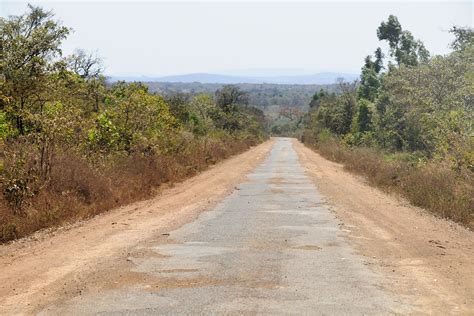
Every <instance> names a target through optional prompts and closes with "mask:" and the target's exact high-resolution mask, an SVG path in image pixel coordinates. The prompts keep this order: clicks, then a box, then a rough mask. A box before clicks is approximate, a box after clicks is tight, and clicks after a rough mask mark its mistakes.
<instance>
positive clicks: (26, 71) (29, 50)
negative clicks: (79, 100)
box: [0, 5, 69, 134]
mask: <svg viewBox="0 0 474 316" xmlns="http://www.w3.org/2000/svg"><path fill="white" fill-rule="evenodd" d="M28 9H29V12H28V13H26V14H24V15H21V16H15V17H11V18H9V19H5V18H1V19H0V55H1V57H2V59H1V63H0V67H1V69H0V72H1V73H2V74H3V76H4V81H3V83H2V87H1V91H3V93H5V94H6V95H8V96H9V97H10V102H8V103H6V104H5V102H4V101H1V100H0V102H2V107H5V108H6V109H7V113H8V114H9V116H10V117H11V118H12V119H13V120H14V122H15V125H16V128H17V129H18V130H19V133H20V134H24V133H25V128H26V127H25V126H24V117H25V115H26V114H25V111H34V110H37V108H38V106H39V107H40V108H41V106H42V105H43V104H44V102H45V101H44V98H42V97H38V95H39V94H40V93H41V92H42V91H43V90H45V82H46V80H44V79H45V77H46V76H47V75H48V73H50V72H51V71H53V70H54V64H51V63H50V62H51V61H52V60H54V58H55V57H58V56H60V55H61V49H60V44H61V42H62V41H63V40H64V39H65V38H66V36H67V35H68V33H69V28H67V27H64V26H61V24H60V23H59V22H57V21H55V20H53V17H54V16H53V14H52V13H51V12H48V11H45V10H43V9H41V8H39V7H34V6H32V5H28ZM2 100H3V99H2Z"/></svg>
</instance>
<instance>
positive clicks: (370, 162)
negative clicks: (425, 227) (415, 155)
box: [306, 140, 474, 229]
mask: <svg viewBox="0 0 474 316" xmlns="http://www.w3.org/2000/svg"><path fill="white" fill-rule="evenodd" d="M306 145H307V146H309V147H311V148H313V149H315V150H317V151H318V152H319V153H320V154H321V155H322V156H324V157H325V158H327V159H330V160H333V161H336V162H339V163H342V164H344V168H345V169H346V170H348V171H351V172H353V173H356V174H359V175H363V176H365V177H366V179H367V180H368V182H369V184H370V185H372V186H376V187H379V188H381V189H383V190H385V191H387V192H394V193H397V194H400V195H401V196H403V197H405V198H406V199H408V201H409V202H410V203H411V204H413V205H415V206H419V207H422V208H424V209H426V210H428V211H430V212H432V213H433V214H435V215H437V216H440V217H442V218H449V219H451V220H453V221H456V222H458V223H461V224H464V225H466V226H467V227H469V228H471V229H473V228H474V175H473V174H472V172H470V171H468V170H465V171H464V172H456V171H454V170H452V169H451V168H450V167H449V165H448V164H447V163H436V162H427V163H424V164H421V165H416V164H414V163H413V162H410V161H407V160H405V159H403V157H399V158H397V157H396V156H395V157H391V159H389V160H388V159H386V158H387V157H386V155H385V154H384V153H383V152H380V151H377V150H375V149H371V148H361V147H360V148H357V147H356V148H347V147H345V146H343V145H341V144H340V143H339V142H337V141H336V140H326V141H323V142H320V143H311V144H306Z"/></svg>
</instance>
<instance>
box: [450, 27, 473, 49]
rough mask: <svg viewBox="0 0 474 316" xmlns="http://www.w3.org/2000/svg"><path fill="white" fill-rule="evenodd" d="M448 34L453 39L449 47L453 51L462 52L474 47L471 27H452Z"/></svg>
mask: <svg viewBox="0 0 474 316" xmlns="http://www.w3.org/2000/svg"><path fill="white" fill-rule="evenodd" d="M449 33H451V34H453V35H454V37H455V39H454V41H453V42H452V43H451V45H450V46H451V48H452V49H454V50H455V51H464V50H466V49H467V48H468V47H473V46H474V30H473V29H472V28H471V27H458V26H453V28H452V29H451V30H450V31H449Z"/></svg>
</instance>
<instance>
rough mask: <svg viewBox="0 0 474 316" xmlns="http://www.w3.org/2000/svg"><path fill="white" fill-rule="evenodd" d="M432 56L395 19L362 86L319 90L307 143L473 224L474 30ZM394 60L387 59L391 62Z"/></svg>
mask: <svg viewBox="0 0 474 316" xmlns="http://www.w3.org/2000/svg"><path fill="white" fill-rule="evenodd" d="M451 33H452V34H453V35H454V37H455V40H454V41H453V43H452V44H451V48H452V50H453V51H452V52H451V53H450V54H448V55H446V56H433V57H430V54H429V52H428V51H427V50H426V48H425V47H424V45H423V43H422V42H421V41H420V40H416V39H415V38H414V37H413V35H412V34H411V33H410V32H409V31H407V30H403V29H402V26H401V25H400V23H399V21H398V19H397V18H396V17H395V16H390V17H389V18H388V20H387V21H386V22H383V23H381V25H380V26H379V28H378V29H377V36H378V38H379V40H381V41H386V42H388V45H389V51H388V54H387V56H385V55H384V53H383V52H382V50H381V49H380V48H377V49H376V50H375V53H374V56H367V57H366V58H365V62H364V66H363V67H362V72H361V78H360V82H359V83H347V82H339V84H338V91H337V92H328V91H326V90H321V91H319V92H318V93H316V94H314V96H313V99H312V101H311V103H310V108H311V109H310V114H309V115H308V117H307V118H306V130H305V132H304V135H303V141H304V142H305V143H307V144H310V145H312V146H315V147H317V148H318V150H319V151H320V152H321V153H322V154H323V155H325V156H327V157H330V158H332V159H334V160H337V161H340V162H343V163H345V165H346V167H347V168H349V169H351V170H354V171H356V172H359V173H361V174H364V175H367V176H368V178H369V181H371V183H372V184H375V185H378V186H381V187H383V188H386V189H388V190H390V191H395V192H397V193H401V194H402V195H404V196H405V197H407V198H408V199H409V200H410V201H411V202H412V203H414V204H415V205H418V206H422V207H425V208H427V209H429V210H432V211H433V212H435V213H437V214H439V215H441V216H442V217H449V218H452V219H454V220H456V221H459V222H462V223H464V224H466V225H468V226H471V227H473V226H474V32H473V30H472V29H470V28H459V27H454V28H452V29H451ZM387 59H388V60H389V61H388V62H387V61H386V60H387Z"/></svg>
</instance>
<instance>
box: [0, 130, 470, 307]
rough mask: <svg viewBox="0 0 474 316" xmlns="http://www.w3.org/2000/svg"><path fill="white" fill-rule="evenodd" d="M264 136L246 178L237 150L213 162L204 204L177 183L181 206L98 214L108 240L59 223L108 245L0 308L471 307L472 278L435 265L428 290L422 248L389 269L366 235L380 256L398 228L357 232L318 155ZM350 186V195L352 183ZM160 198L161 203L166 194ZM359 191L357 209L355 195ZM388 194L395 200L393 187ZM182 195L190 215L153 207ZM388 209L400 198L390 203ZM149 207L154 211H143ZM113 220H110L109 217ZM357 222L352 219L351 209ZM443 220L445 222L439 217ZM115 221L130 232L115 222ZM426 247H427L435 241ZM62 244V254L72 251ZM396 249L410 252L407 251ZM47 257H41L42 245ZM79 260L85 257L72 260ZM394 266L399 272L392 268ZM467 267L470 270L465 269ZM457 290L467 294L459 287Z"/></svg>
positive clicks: (54, 267)
mask: <svg viewBox="0 0 474 316" xmlns="http://www.w3.org/2000/svg"><path fill="white" fill-rule="evenodd" d="M265 146H266V147H262V148H264V149H260V152H257V154H258V155H256V154H255V153H254V154H253V156H252V154H247V155H248V156H242V157H241V158H242V165H243V166H246V169H245V170H240V171H241V172H243V171H246V172H245V173H246V176H245V177H243V178H241V179H240V180H239V181H236V180H232V181H234V182H232V181H230V182H229V181H228V180H224V178H225V175H226V174H227V175H228V176H229V177H231V178H236V176H234V175H233V174H232V172H233V171H232V170H231V169H230V168H232V167H235V168H238V165H239V161H238V158H239V157H236V158H233V159H234V161H233V164H229V165H227V166H225V165H224V166H218V167H217V168H218V169H219V168H220V169H219V170H216V172H217V173H219V174H220V175H219V177H221V178H216V179H215V181H214V182H212V183H207V187H206V188H204V187H202V191H203V192H204V191H205V190H211V191H212V190H215V191H219V187H220V184H219V181H221V186H222V187H229V185H232V186H233V187H232V188H230V189H229V188H227V189H225V190H224V189H223V188H220V190H221V191H222V192H220V193H219V194H217V195H215V196H214V200H213V201H211V200H212V194H214V193H212V192H208V193H206V194H207V195H208V199H209V200H207V203H204V204H208V205H207V206H206V205H204V206H203V205H201V206H199V207H198V208H197V207H196V205H197V204H199V203H202V202H203V201H204V202H206V198H203V196H200V195H202V194H205V193H202V192H198V191H196V192H194V193H193V194H194V195H192V196H194V197H195V199H198V200H199V201H200V202H199V203H197V202H196V203H193V200H192V197H191V196H190V195H189V194H190V192H192V190H193V188H194V187H195V186H196V185H197V184H196V183H194V184H192V183H191V184H190V185H188V186H186V184H184V186H183V187H182V188H181V190H179V189H178V193H177V192H174V193H175V194H174V196H175V197H176V196H178V200H179V201H178V202H179V203H180V204H172V203H171V202H170V203H168V204H166V203H165V204H156V203H153V202H152V203H149V204H145V205H138V206H135V207H134V208H132V209H128V210H127V212H122V213H121V215H120V216H118V215H117V216H118V217H116V218H115V220H116V221H113V220H114V219H111V218H109V217H108V216H111V215H106V216H104V218H102V219H99V221H101V222H100V225H103V226H104V230H105V231H104V237H103V238H104V240H103V242H100V241H99V240H100V234H98V232H97V231H95V234H98V235H97V236H96V239H94V238H92V237H90V236H88V235H87V234H92V232H90V230H94V229H89V230H88V226H90V225H93V223H92V224H91V223H85V224H84V225H83V226H82V227H77V228H72V229H70V230H69V231H67V232H65V233H64V234H66V235H67V234H73V233H74V232H75V231H77V230H80V229H83V231H81V232H80V233H77V234H76V235H74V236H71V235H69V236H66V237H64V236H53V237H51V238H65V239H64V242H65V243H67V242H70V241H71V240H74V238H76V242H80V238H78V237H79V236H80V235H81V234H84V239H87V238H89V239H90V241H91V242H92V241H93V242H95V243H97V244H99V243H100V244H101V245H102V246H100V245H95V246H94V247H92V249H86V248H84V249H83V250H82V251H83V255H81V254H80V253H75V254H70V256H68V257H66V258H63V259H62V260H63V261H62V262H61V263H56V264H55V263H51V266H50V267H49V268H48V269H46V270H44V271H41V270H40V271H41V272H43V273H44V275H43V277H42V279H41V280H40V281H38V282H37V283H32V284H30V285H29V286H28V287H27V288H25V289H22V290H16V291H17V292H18V293H17V294H18V295H19V297H20V299H17V300H15V296H10V297H8V295H5V296H4V297H6V299H5V301H4V302H5V306H6V309H4V310H3V311H4V312H7V311H8V312H20V313H21V312H26V313H38V314H40V315H64V314H81V315H83V314H96V313H99V314H114V315H115V314H127V315H130V314H131V315H135V314H136V315H143V314H159V313H165V314H169V313H173V314H176V313H178V314H203V313H204V314H210V313H217V314H221V313H226V314H227V313H230V314H240V313H244V314H344V315H357V314H400V313H401V314H406V313H420V312H427V313H437V312H439V313H445V312H449V313H461V314H462V313H466V314H468V313H469V312H470V309H471V307H472V305H471V304H472V297H470V295H471V294H472V284H471V285H470V286H469V282H468V281H467V282H466V281H465V280H464V282H463V281H462V280H456V279H451V280H450V279H449V278H450V277H453V275H454V276H456V275H455V274H444V276H446V278H447V279H446V280H445V279H443V271H444V270H442V269H441V270H440V271H437V270H436V269H435V270H429V272H430V273H431V274H429V276H430V277H432V276H433V275H434V274H433V273H438V274H437V276H436V275H434V277H437V278H438V279H439V282H440V284H435V286H434V287H432V288H430V285H433V284H432V283H433V282H434V283H436V282H438V280H437V279H435V280H434V281H433V280H431V279H430V280H427V279H426V274H423V272H426V271H428V270H417V268H413V267H412V266H421V267H422V268H426V267H428V268H431V266H430V264H429V263H427V262H425V265H424V264H423V260H421V261H422V262H421V263H420V262H419V261H420V258H418V259H417V258H415V259H417V260H418V264H414V263H413V262H414V261H413V259H414V258H413V257H408V254H406V258H402V260H411V261H410V263H409V264H406V262H405V264H401V263H400V261H399V260H394V259H392V262H391V264H390V265H388V269H387V268H386V267H387V262H386V261H385V262H384V261H380V260H378V258H377V256H375V255H372V256H368V255H367V251H366V250H367V249H366V248H364V245H366V246H367V245H370V244H371V245H373V248H376V249H379V252H375V253H374V254H377V255H379V254H380V253H383V252H387V251H390V249H397V248H396V242H394V243H393V245H391V246H387V245H386V244H390V243H391V241H390V239H391V238H389V237H387V234H388V233H387V232H386V230H383V228H382V227H381V225H378V224H377V223H372V224H371V225H372V226H373V227H372V228H371V229H370V231H371V232H372V234H374V232H375V235H377V236H381V240H376V239H377V238H376V237H374V236H371V237H367V236H369V233H370V232H367V233H366V234H365V235H364V234H362V233H363V230H364V229H367V227H365V228H363V227H360V228H359V229H360V230H361V231H362V233H361V235H359V236H354V235H353V234H352V231H353V230H355V229H356V228H355V227H354V228H353V229H352V227H353V226H351V225H350V223H351V221H350V220H349V219H348V222H345V219H346V218H347V216H345V217H344V213H341V212H339V213H338V212H337V211H335V210H334V207H333V202H334V200H332V199H333V197H334V196H335V194H333V193H331V192H330V191H329V190H328V186H327V184H326V186H324V187H323V190H324V191H325V192H326V195H325V196H323V195H322V194H321V192H320V191H319V187H318V186H317V184H318V180H317V177H315V176H314V174H313V173H311V172H309V171H308V163H307V162H305V161H306V160H307V158H308V155H311V154H309V153H307V152H306V154H305V152H304V150H306V149H302V148H301V144H297V143H296V142H295V141H294V140H291V139H287V138H278V139H276V140H274V141H273V142H272V143H269V144H268V143H267V145H265ZM297 151H298V153H297ZM247 161H253V162H252V163H248V162H247ZM302 162H305V166H303V165H302ZM240 168H243V167H242V166H241V167H240ZM328 169H329V167H328ZM313 171H314V170H313ZM340 171H341V172H342V170H340ZM336 172H337V170H336ZM222 174H224V178H222ZM203 176H205V175H203ZM321 176H322V175H321V173H319V177H321ZM210 177H211V178H212V175H211V176H210ZM216 177H217V175H216ZM348 179H349V178H348ZM226 181H227V182H226ZM348 181H349V180H348ZM321 182H323V181H322V180H321ZM204 185H206V184H204ZM361 185H362V184H361ZM354 186H356V185H353V186H352V187H354ZM340 187H341V190H342V191H343V190H344V189H345V184H344V183H341V185H340ZM194 190H195V188H194ZM354 190H355V189H354ZM359 193H360V192H359ZM180 194H181V196H180ZM186 194H188V196H186ZM377 194H381V193H377ZM347 195H349V198H350V193H348V194H347ZM366 198H367V199H370V198H371V197H369V196H366ZM203 199H204V200H203ZM162 200H163V201H166V196H165V197H164V198H163V199H162ZM329 200H331V201H329ZM353 200H354V210H356V209H357V203H358V202H356V200H355V199H353ZM387 201H389V202H390V201H391V200H390V199H389V198H388V197H387ZM161 203H164V202H161ZM341 204H343V202H341ZM178 205H179V208H180V212H181V213H182V212H184V211H183V209H184V210H187V213H183V214H178V215H176V214H173V216H174V217H173V218H172V220H169V221H166V222H154V221H155V218H156V216H157V215H156V214H153V213H154V212H155V211H157V210H159V209H163V208H166V209H168V210H169V211H170V212H172V211H173V207H176V208H178ZM380 206H383V205H379V207H380ZM390 207H400V206H398V205H395V206H393V205H388V206H387V208H390ZM145 210H147V211H148V213H149V214H146V215H143V216H144V217H141V216H138V215H137V213H138V214H142V211H145ZM176 211H177V209H176ZM361 212H362V211H361ZM412 212H414V211H413V210H412ZM150 214H151V215H150ZM170 214H172V213H165V214H164V215H162V216H165V217H166V216H171V215H170ZM190 214H194V215H192V216H191V215H190ZM135 215H136V216H135ZM417 216H421V215H417ZM183 218H185V219H183ZM421 218H423V219H424V218H425V217H424V216H422V217H421ZM127 220H128V222H127ZM415 220H421V219H415ZM107 221H112V222H111V223H107V224H104V222H107ZM352 223H356V221H355V220H354V219H353V220H352ZM97 225H99V224H97ZM105 225H107V227H106V228H105ZM427 225H428V224H427ZM439 225H441V229H445V228H444V227H443V226H442V225H443V224H439ZM124 226H125V228H122V227H124ZM128 226H132V227H128ZM111 227H112V228H111ZM115 227H116V228H115ZM114 229H115V230H114ZM119 230H123V231H122V232H117V231H119ZM109 231H110V232H109ZM399 233H400V232H399ZM443 234H444V235H443ZM460 234H461V236H460ZM59 235H61V234H59ZM402 235H403V233H402ZM439 235H442V236H444V237H446V236H447V237H446V238H451V240H455V241H456V240H461V241H462V242H464V245H460V246H461V248H462V246H466V245H467V246H468V247H471V246H472V233H471V232H467V231H465V230H463V229H462V228H455V229H454V232H447V233H444V232H442V233H441V234H438V236H439ZM364 236H366V237H364ZM356 237H357V238H356ZM97 238H99V240H98V239H97ZM387 238H388V239H389V240H387ZM423 238H424V236H423ZM423 238H421V239H423ZM456 238H458V239H456ZM395 239H397V238H395ZM411 239H413V238H411ZM48 240H49V239H48V237H44V238H43V240H41V241H39V242H38V243H37V244H35V245H32V246H29V245H27V246H25V247H26V249H27V252H30V251H31V250H32V249H33V250H35V249H37V248H36V247H40V246H41V245H43V244H44V243H46V242H47V241H48ZM66 240H67V241H66ZM361 240H362V241H361ZM58 242H60V240H58ZM55 243H56V241H55ZM66 246H67V245H66ZM50 247H55V246H54V244H53V245H51V246H50ZM70 247H72V246H70ZM390 247H392V248H390ZM394 247H395V248H394ZM419 247H428V248H427V249H431V248H429V247H431V245H430V243H429V242H427V243H426V245H425V243H423V245H422V246H419ZM10 250H11V249H10ZM43 250H44V248H43ZM38 251H39V250H38ZM63 251H64V252H66V253H67V251H68V250H67V249H63ZM374 251H376V250H374ZM400 251H401V250H400ZM464 253H465V254H466V253H467V256H466V255H465V256H464V257H462V255H461V254H457V253H453V254H454V255H455V256H456V255H457V257H456V258H454V260H460V262H462V263H464V264H465V267H464V268H465V269H467V270H462V268H459V269H458V270H457V271H458V272H459V273H462V272H464V273H467V272H468V271H469V269H470V268H472V263H470V262H472V261H471V259H472V248H469V250H467V251H465V252H464ZM370 254H372V253H370ZM400 254H401V256H404V254H403V253H402V252H400ZM57 255H58V256H61V255H60V254H57ZM41 256H45V255H44V254H43V253H42V254H41ZM41 256H40V257H41ZM82 256H84V257H87V258H88V260H85V259H82ZM27 257H28V255H27V254H25V257H20V258H19V259H17V260H16V261H11V262H10V266H14V265H18V264H21V262H22V261H24V260H26V258H27ZM387 258H390V256H389V255H387ZM38 260H40V259H38ZM46 260H47V257H44V261H42V263H41V261H40V262H38V263H37V264H40V265H41V267H42V268H44V267H43V266H44V265H45V264H46V263H45V261H46ZM49 260H52V258H51V257H50V258H49ZM74 260H79V261H78V262H79V263H78V264H76V265H74V264H73V263H70V262H69V261H74ZM440 260H441V259H440ZM443 260H444V259H443ZM469 264H470V266H469ZM68 267H69V268H68ZM384 267H385V268H384ZM395 267H396V270H397V271H395V269H392V268H395ZM407 267H408V270H407ZM433 271H434V272H433ZM16 272H17V273H20V271H16ZM12 273H14V272H12ZM39 273H40V272H39ZM471 276H472V275H471ZM459 277H460V276H459ZM464 277H465V278H469V275H465V276H464ZM0 281H1V277H0ZM450 281H451V282H450ZM24 282H26V281H24ZM430 282H431V283H430ZM455 282H457V283H459V284H461V283H462V284H461V285H460V286H458V288H455V289H454V290H451V288H450V286H451V287H452V286H453V285H452V284H450V283H455ZM63 283H64V284H63ZM20 285H21V284H20ZM438 287H440V289H438ZM5 289H6V288H5ZM9 290H10V291H11V288H9ZM443 290H444V292H443ZM456 290H459V291H460V293H461V294H459V295H458V296H456V293H457V292H456ZM445 292H446V293H448V292H449V293H451V294H446V293H445ZM25 293H27V294H25ZM2 294H4V292H1V291H0V297H2ZM7 294H8V293H7ZM41 295H42V296H43V298H41ZM450 295H451V296H450ZM37 296H40V298H38V297H37ZM0 302H1V301H0ZM436 302H438V303H439V306H438V305H437V303H436ZM22 304H23V305H22ZM0 305H1V304H0ZM443 306H444V307H443ZM442 308H444V310H443V309H442ZM0 311H2V310H1V309H0Z"/></svg>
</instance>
